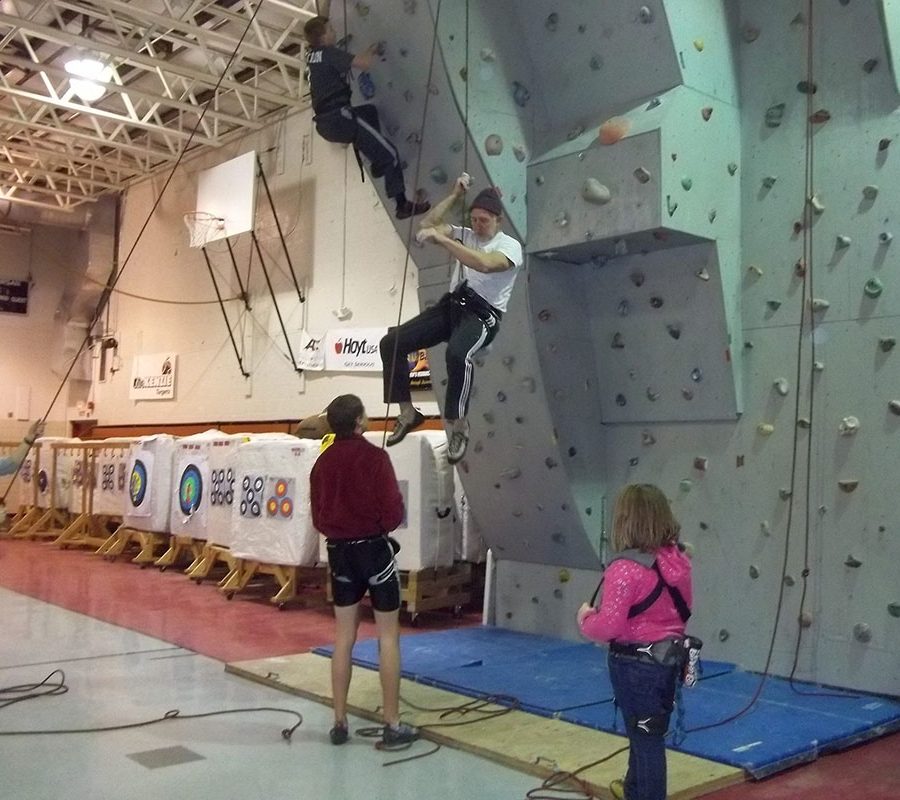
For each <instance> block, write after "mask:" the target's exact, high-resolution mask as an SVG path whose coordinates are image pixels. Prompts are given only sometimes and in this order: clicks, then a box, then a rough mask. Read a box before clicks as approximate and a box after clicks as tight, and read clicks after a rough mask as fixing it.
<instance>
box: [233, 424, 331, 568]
mask: <svg viewBox="0 0 900 800" xmlns="http://www.w3.org/2000/svg"><path fill="white" fill-rule="evenodd" d="M318 453H319V443H318V442H317V441H315V440H309V439H296V438H294V437H290V438H289V439H274V438H266V439H253V440H251V441H249V442H245V443H243V444H241V445H240V446H239V447H238V450H237V458H236V463H237V466H236V469H235V490H234V491H235V493H234V506H233V508H232V520H233V523H234V524H233V527H232V541H231V552H232V553H234V555H235V556H237V557H238V558H244V559H248V560H251V561H259V562H261V563H265V564H284V565H289V566H311V565H313V564H315V563H316V560H317V557H318V545H319V541H318V539H319V537H318V534H317V533H316V531H315V529H314V528H313V526H312V515H311V513H310V507H309V473H310V471H311V470H312V465H313V463H314V462H315V460H316V456H317V455H318Z"/></svg>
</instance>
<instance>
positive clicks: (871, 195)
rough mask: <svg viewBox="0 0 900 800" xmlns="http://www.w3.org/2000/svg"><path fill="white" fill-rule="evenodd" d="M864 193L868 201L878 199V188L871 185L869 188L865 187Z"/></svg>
mask: <svg viewBox="0 0 900 800" xmlns="http://www.w3.org/2000/svg"><path fill="white" fill-rule="evenodd" d="M862 193H863V197H865V198H866V200H874V199H875V198H876V197H878V187H877V186H875V184H872V183H870V184H869V185H868V186H863V190H862Z"/></svg>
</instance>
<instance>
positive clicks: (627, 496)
mask: <svg viewBox="0 0 900 800" xmlns="http://www.w3.org/2000/svg"><path fill="white" fill-rule="evenodd" d="M680 530H681V526H680V525H679V524H678V521H677V520H676V519H675V517H674V515H673V514H672V509H671V508H670V507H669V501H668V500H666V496H665V495H664V494H663V493H662V492H661V491H660V490H659V488H658V487H656V486H654V485H653V484H650V483H632V484H630V485H629V486H626V487H625V488H624V489H623V490H622V491H621V492H620V493H619V496H618V497H617V498H616V507H615V510H614V511H613V529H612V546H613V549H614V550H616V551H617V552H619V551H622V550H627V549H628V548H637V549H638V550H643V551H644V552H645V553H650V552H653V551H654V550H658V549H659V548H660V547H664V546H665V545H668V544H674V543H675V542H677V541H678V533H679V531H680Z"/></svg>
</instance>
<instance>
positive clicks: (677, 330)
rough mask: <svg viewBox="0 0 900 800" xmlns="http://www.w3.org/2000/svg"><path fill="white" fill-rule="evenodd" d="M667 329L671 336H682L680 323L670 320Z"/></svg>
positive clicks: (676, 337)
mask: <svg viewBox="0 0 900 800" xmlns="http://www.w3.org/2000/svg"><path fill="white" fill-rule="evenodd" d="M666 330H667V331H668V332H669V336H671V337H672V338H673V339H676V340H678V339H680V338H681V326H680V325H677V324H676V323H674V322H670V323H669V324H668V325H666Z"/></svg>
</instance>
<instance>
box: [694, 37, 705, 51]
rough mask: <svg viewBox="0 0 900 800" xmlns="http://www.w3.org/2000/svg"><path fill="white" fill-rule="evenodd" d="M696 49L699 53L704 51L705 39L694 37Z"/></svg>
mask: <svg viewBox="0 0 900 800" xmlns="http://www.w3.org/2000/svg"><path fill="white" fill-rule="evenodd" d="M694 50H696V51H697V52H698V53H702V52H703V39H694Z"/></svg>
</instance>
